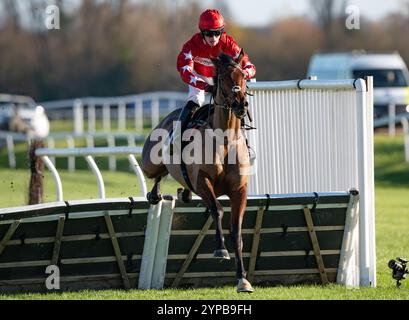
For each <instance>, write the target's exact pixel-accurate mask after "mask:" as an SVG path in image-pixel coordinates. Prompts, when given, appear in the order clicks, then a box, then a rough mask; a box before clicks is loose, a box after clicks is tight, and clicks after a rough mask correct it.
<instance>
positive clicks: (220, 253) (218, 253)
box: [213, 249, 230, 260]
mask: <svg viewBox="0 0 409 320" xmlns="http://www.w3.org/2000/svg"><path fill="white" fill-rule="evenodd" d="M213 256H214V257H215V258H219V259H222V260H230V255H229V252H228V251H227V250H226V249H218V250H214V252H213Z"/></svg>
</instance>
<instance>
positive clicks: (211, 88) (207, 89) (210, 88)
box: [204, 84, 214, 93]
mask: <svg viewBox="0 0 409 320" xmlns="http://www.w3.org/2000/svg"><path fill="white" fill-rule="evenodd" d="M213 90H214V86H212V85H210V84H208V85H207V86H206V87H205V88H204V91H206V92H210V93H212V92H213Z"/></svg>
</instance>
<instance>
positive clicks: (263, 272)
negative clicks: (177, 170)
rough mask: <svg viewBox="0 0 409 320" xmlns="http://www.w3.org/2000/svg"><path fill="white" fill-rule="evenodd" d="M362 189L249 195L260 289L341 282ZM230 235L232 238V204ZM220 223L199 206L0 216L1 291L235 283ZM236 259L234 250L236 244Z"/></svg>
mask: <svg viewBox="0 0 409 320" xmlns="http://www.w3.org/2000/svg"><path fill="white" fill-rule="evenodd" d="M358 199H359V195H358V192H357V191H351V192H331V193H309V194H289V195H259V196H250V197H248V200H247V210H246V214H245V218H244V221H243V245H244V247H243V248H244V249H243V256H244V262H245V267H246V269H247V271H248V278H249V279H250V280H251V281H252V283H253V284H255V285H260V286H266V285H276V284H296V283H322V284H326V283H328V282H336V281H338V282H339V280H342V277H343V269H344V266H345V264H346V262H347V259H348V255H349V253H348V252H347V251H348V250H349V249H348V248H349V246H350V243H351V242H352V241H353V239H351V238H350V236H351V235H350V232H349V230H351V228H353V227H354V226H353V225H352V224H354V223H356V219H355V220H354V217H355V216H356V212H355V210H356V208H357V204H358ZM220 202H221V204H222V206H223V208H224V210H225V217H224V221H223V229H224V234H225V235H226V236H227V235H228V234H229V215H230V203H229V200H228V199H227V198H221V199H220ZM212 225H213V220H212V218H211V217H210V215H209V213H208V212H207V209H206V208H205V207H204V205H203V203H202V202H201V200H200V198H197V197H195V198H194V199H193V200H192V202H190V203H182V202H180V201H178V200H176V199H174V198H173V197H171V196H165V197H164V200H162V201H161V202H160V203H159V204H158V205H155V206H149V205H148V203H147V202H146V200H145V199H144V198H142V197H139V198H133V197H130V198H114V199H98V200H77V201H60V202H53V203H47V204H40V205H32V206H24V207H17V208H8V209H0V292H25V291H36V292H38V291H40V292H47V291H48V290H47V288H46V286H45V281H46V278H47V276H48V275H47V274H46V273H45V269H46V267H47V266H49V265H56V266H58V267H59V268H60V290H79V289H104V288H123V289H131V288H140V289H151V288H154V289H161V288H165V287H200V286H210V287H214V286H222V285H234V284H235V283H236V279H235V265H234V259H231V260H230V261H226V262H223V263H220V262H219V260H217V259H215V258H213V250H214V227H213V226H212ZM226 244H227V247H228V249H229V252H231V253H232V252H233V250H232V246H231V244H230V242H229V241H227V242H226Z"/></svg>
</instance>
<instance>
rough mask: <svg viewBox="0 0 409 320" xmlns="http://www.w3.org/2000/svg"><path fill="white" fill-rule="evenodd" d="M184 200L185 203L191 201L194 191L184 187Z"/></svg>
mask: <svg viewBox="0 0 409 320" xmlns="http://www.w3.org/2000/svg"><path fill="white" fill-rule="evenodd" d="M182 201H183V202H184V203H189V202H190V201H192V191H190V190H189V189H184V190H183V192H182Z"/></svg>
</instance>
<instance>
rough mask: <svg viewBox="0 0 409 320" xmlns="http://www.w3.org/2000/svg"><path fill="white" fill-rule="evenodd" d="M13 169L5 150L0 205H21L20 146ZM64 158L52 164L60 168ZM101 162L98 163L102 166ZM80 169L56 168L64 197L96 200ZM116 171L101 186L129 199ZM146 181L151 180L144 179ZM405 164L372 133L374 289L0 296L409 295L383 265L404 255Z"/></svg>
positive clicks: (126, 178)
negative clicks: (396, 283)
mask: <svg viewBox="0 0 409 320" xmlns="http://www.w3.org/2000/svg"><path fill="white" fill-rule="evenodd" d="M16 152H17V155H18V169H15V170H12V169H5V167H6V165H5V164H6V159H5V157H6V156H5V155H6V154H5V150H2V151H1V153H0V190H1V191H2V193H1V196H0V208H1V207H10V206H18V205H23V204H25V203H26V195H25V194H26V190H27V188H28V181H29V174H28V169H27V168H26V167H24V165H25V163H26V160H24V157H25V150H24V148H23V147H22V146H17V147H16ZM64 165H66V162H64V161H62V162H61V163H60V164H58V163H57V166H58V167H64ZM104 165H106V162H105V163H104V162H103V163H102V167H104ZM80 167H81V168H83V169H81V170H77V171H76V172H75V173H69V172H68V171H67V170H59V171H60V173H61V178H62V181H63V188H64V195H65V198H66V199H84V198H97V187H96V183H95V178H94V177H93V175H92V174H91V173H90V172H89V170H86V164H85V162H84V163H83V164H82V165H80ZM120 169H121V171H119V172H107V171H106V170H104V171H103V172H102V174H103V177H104V181H105V184H106V192H107V197H128V196H132V195H138V194H139V189H138V184H137V179H136V177H135V175H134V174H133V173H131V172H129V171H128V168H127V163H126V161H125V160H124V161H123V163H120ZM45 181H46V182H45V201H54V200H55V190H54V184H53V181H52V179H51V176H50V174H49V173H48V172H46V173H45ZM148 183H149V185H151V182H148ZM177 186H178V185H177V183H175V182H174V181H172V180H168V181H165V183H164V186H163V193H168V194H175V192H176V188H177ZM408 190H409V164H406V163H405V162H404V155H403V138H402V137H395V138H390V137H388V136H382V135H377V136H376V137H375V210H376V254H377V287H376V288H356V289H351V288H346V287H344V286H341V285H337V284H330V285H327V286H321V285H295V286H285V287H283V286H277V287H268V288H262V287H255V292H254V293H253V294H251V295H249V294H237V293H236V292H235V288H234V284H232V285H231V286H225V287H221V288H212V289H210V288H202V289H165V290H144V291H141V290H130V291H123V290H101V291H90V290H85V291H80V292H64V293H48V294H17V295H0V299H80V300H86V299H121V300H122V299H123V300H124V299H144V300H145V299H151V300H155V299H162V300H169V299H206V300H224V299H240V300H247V299H269V300H270V299H271V300H288V299H300V300H304V299H317V300H328V299H331V300H343V299H353V300H374V299H402V300H408V299H409V280H404V281H403V285H402V288H401V289H397V288H396V287H395V281H394V280H393V279H392V277H391V270H390V269H389V268H388V266H387V263H388V261H389V260H390V259H392V258H396V257H398V256H403V257H406V258H409V233H408V230H409V193H408Z"/></svg>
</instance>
